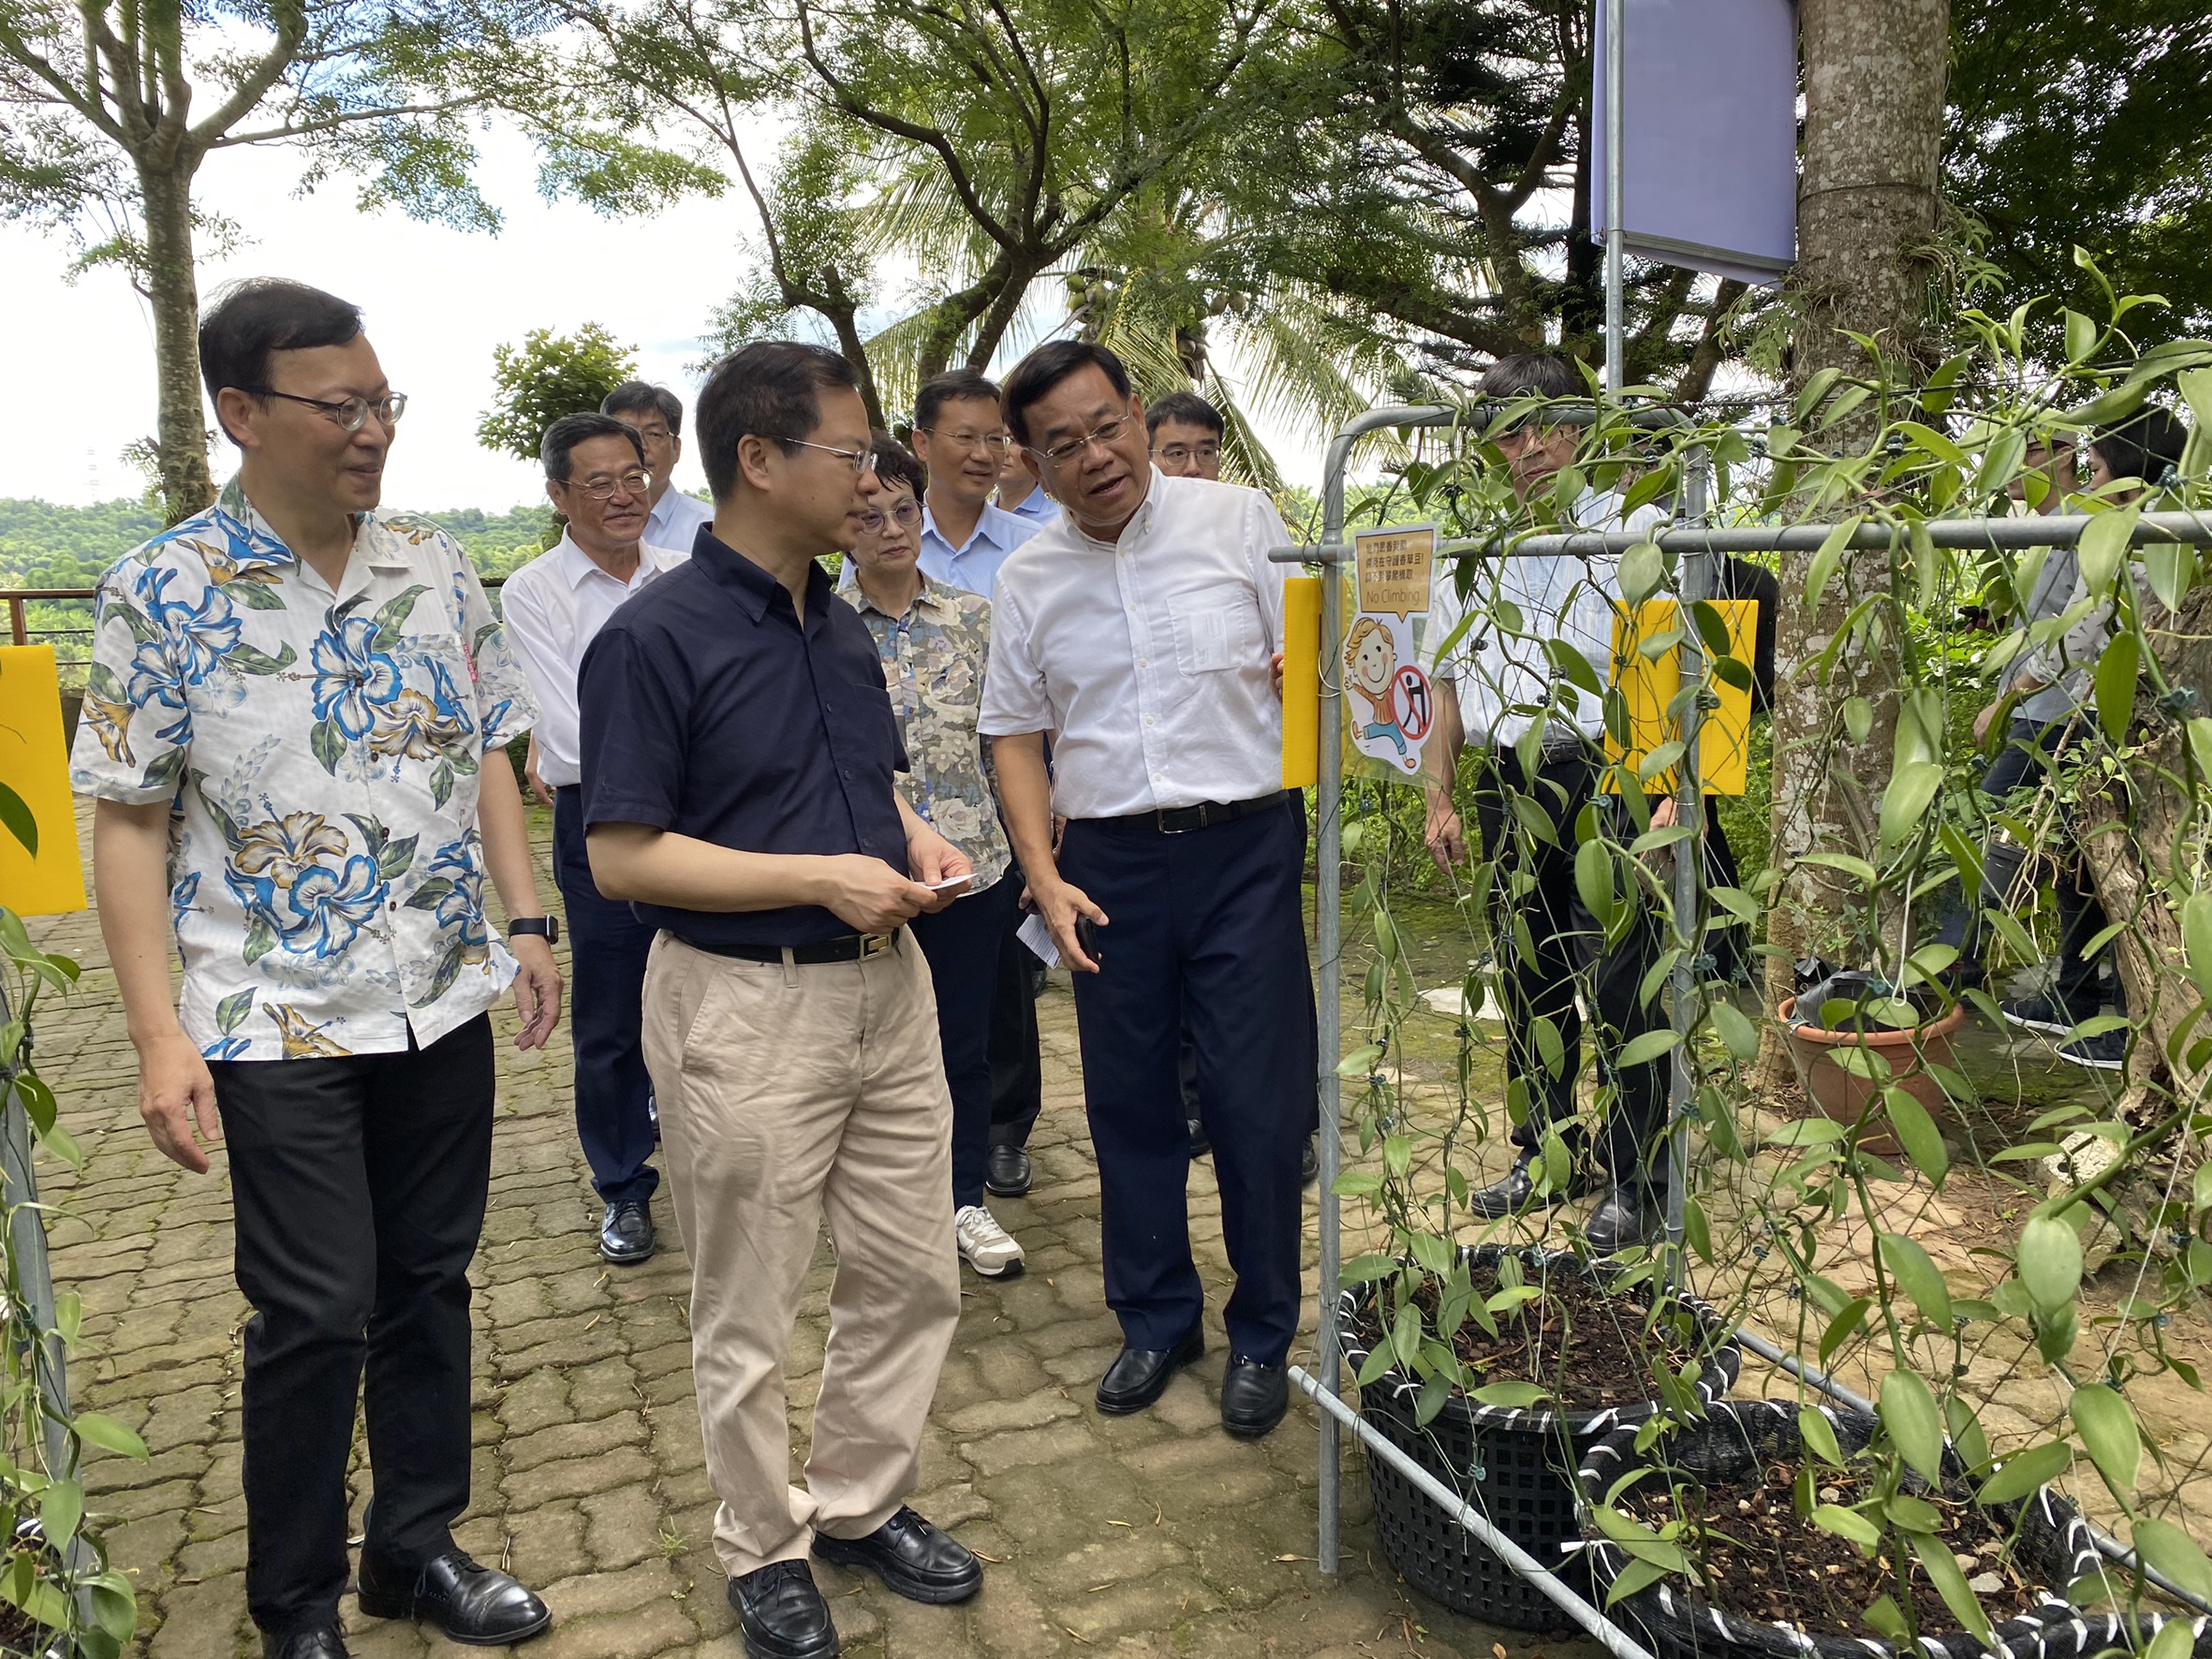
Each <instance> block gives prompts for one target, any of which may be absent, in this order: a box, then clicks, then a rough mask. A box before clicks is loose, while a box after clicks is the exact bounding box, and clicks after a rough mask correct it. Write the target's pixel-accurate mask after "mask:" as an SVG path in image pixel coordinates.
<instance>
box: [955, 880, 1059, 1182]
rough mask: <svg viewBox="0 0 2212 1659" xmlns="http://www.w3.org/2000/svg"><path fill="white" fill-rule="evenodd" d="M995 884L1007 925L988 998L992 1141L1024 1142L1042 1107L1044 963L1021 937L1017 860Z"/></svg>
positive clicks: (1020, 885) (999, 1143)
mask: <svg viewBox="0 0 2212 1659" xmlns="http://www.w3.org/2000/svg"><path fill="white" fill-rule="evenodd" d="M998 885H999V886H1000V887H1004V888H1006V889H1007V893H1008V899H1007V913H1006V930H1005V932H1003V933H1002V934H1001V935H1000V938H999V942H998V972H997V976H996V977H997V983H996V986H995V991H994V993H993V996H992V999H991V1144H992V1145H993V1146H1027V1145H1028V1144H1029V1131H1030V1130H1031V1129H1033V1128H1035V1127H1036V1126H1037V1118H1038V1114H1039V1113H1040V1112H1041V1111H1042V1110H1043V1109H1044V1058H1043V1055H1042V1052H1041V1051H1040V1050H1039V1048H1038V1036H1037V996H1038V991H1039V989H1040V986H1041V985H1042V983H1043V975H1044V964H1043V963H1042V962H1039V961H1038V960H1037V958H1036V956H1035V955H1034V954H1033V953H1032V952H1031V951H1030V949H1029V947H1028V946H1026V945H1025V944H1023V943H1022V941H1021V939H1020V937H1019V934H1020V932H1021V927H1022V919H1023V918H1024V917H1025V915H1026V914H1027V913H1026V912H1025V911H1024V910H1022V909H1021V908H1019V906H1020V903H1021V897H1022V886H1023V882H1022V869H1021V866H1020V865H1018V864H1016V865H1010V866H1009V867H1008V869H1007V873H1006V874H1004V875H1003V876H1001V877H999V880H998ZM954 1109H955V1110H957V1109H958V1107H957V1104H955V1108H954Z"/></svg>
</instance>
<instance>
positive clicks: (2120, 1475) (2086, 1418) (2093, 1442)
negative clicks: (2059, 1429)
mask: <svg viewBox="0 0 2212 1659" xmlns="http://www.w3.org/2000/svg"><path fill="white" fill-rule="evenodd" d="M2067 1409H2068V1410H2069V1411H2070V1412H2071V1413H2072V1416H2073V1427H2074V1431H2075V1432H2076V1433H2078V1434H2080V1435H2081V1437H2082V1446H2083V1448H2084V1449H2085V1450H2087V1452H2088V1454H2089V1459H2090V1461H2092V1462H2094V1463H2095V1464H2096V1465H2097V1471H2098V1473H2099V1474H2101V1475H2103V1476H2104V1478H2105V1479H2107V1480H2109V1481H2111V1482H2112V1484H2113V1485H2114V1486H2116V1487H2117V1488H2119V1489H2120V1490H2122V1491H2131V1490H2134V1486H2135V1475H2136V1471H2137V1470H2139V1469H2140V1468H2141V1467H2142V1466H2143V1435H2142V1432H2141V1431H2139V1430H2138V1429H2137V1428H2136V1427H2135V1414H2134V1413H2133V1412H2131V1411H2130V1410H2129V1409H2128V1402H2126V1401H2125V1400H2123V1399H2121V1398H2120V1396H2119V1395H2118V1394H2116V1393H2115V1392H2114V1391H2113V1390H2112V1389H2110V1388H2108V1387H2105V1386H2104V1385H2103V1384H2102V1383H2091V1384H2089V1385H2088V1386H2087V1387H2083V1388H2076V1389H2075V1390H2074V1391H2073V1399H2072V1401H2071V1402H2069V1403H2068V1406H2067Z"/></svg>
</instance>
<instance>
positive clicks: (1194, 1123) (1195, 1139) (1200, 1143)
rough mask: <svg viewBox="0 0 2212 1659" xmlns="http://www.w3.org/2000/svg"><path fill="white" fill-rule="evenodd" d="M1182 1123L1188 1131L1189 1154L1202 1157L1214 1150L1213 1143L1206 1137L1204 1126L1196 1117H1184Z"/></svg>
mask: <svg viewBox="0 0 2212 1659" xmlns="http://www.w3.org/2000/svg"><path fill="white" fill-rule="evenodd" d="M1184 1124H1185V1126H1186V1127H1187V1128H1188V1129H1189V1131H1190V1155H1191V1156H1192V1157H1193V1158H1202V1157H1204V1156H1205V1155H1206V1154H1207V1153H1208V1152H1212V1151H1213V1150H1214V1143H1213V1142H1212V1141H1210V1140H1208V1139H1207V1138H1206V1126H1205V1125H1204V1124H1203V1123H1200V1122H1199V1121H1198V1120H1197V1119H1196V1118H1186V1119H1185V1120H1184Z"/></svg>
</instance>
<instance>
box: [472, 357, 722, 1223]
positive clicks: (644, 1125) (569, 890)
mask: <svg viewBox="0 0 2212 1659" xmlns="http://www.w3.org/2000/svg"><path fill="white" fill-rule="evenodd" d="M664 395H665V394H664ZM541 458H542V459H543V461H544V462H545V492H546V494H547V495H548V496H550V497H551V498H552V500H553V506H554V507H557V508H559V509H560V512H561V515H562V517H564V518H565V519H567V520H568V529H567V531H566V532H565V533H564V534H563V535H562V536H561V539H560V541H559V542H558V544H556V545H555V546H554V547H553V549H552V550H551V551H547V552H543V553H540V554H538V557H537V558H535V559H533V560H531V561H530V563H529V564H527V565H524V566H523V567H522V569H520V570H518V571H516V572H515V573H514V575H513V576H511V577H509V579H508V581H507V586H506V591H505V592H504V593H503V595H501V600H502V606H503V609H504V611H505V618H506V623H507V633H508V638H509V639H511V640H512V641H513V642H514V652H515V655H516V657H517V658H518V659H519V660H520V662H521V663H522V667H523V672H524V674H525V675H526V676H528V678H529V681H530V689H531V690H532V692H534V693H535V694H536V695H537V697H538V708H539V709H540V710H542V711H543V712H542V713H541V714H540V716H539V717H538V730H537V740H538V741H537V744H536V747H535V749H534V751H533V753H534V755H535V757H536V761H537V766H538V778H539V779H540V780H541V781H542V782H543V783H544V785H546V786H547V787H548V788H550V789H551V790H552V791H553V876H554V879H555V880H556V881H557V882H559V884H560V888H561V901H562V903H563V905H564V906H565V907H566V908H567V910H568V948H569V952H570V956H571V969H570V971H571V972H572V973H573V974H574V976H575V981H576V988H577V989H576V992H575V996H574V1000H573V1002H572V1004H571V1007H570V1015H569V1024H568V1035H569V1040H570V1041H571V1042H572V1043H573V1045H574V1046H575V1050H576V1138H577V1139H578V1140H580V1141H581V1142H582V1144H583V1155H584V1159H585V1161H586V1162H588V1163H589V1164H590V1165H591V1171H592V1185H593V1187H594V1188H595V1189H597V1192H598V1195H599V1202H600V1203H602V1204H604V1205H605V1206H606V1210H605V1212H604V1213H603V1214H602V1215H601V1217H600V1220H599V1255H601V1256H602V1257H603V1258H605V1259H606V1260H607V1261H610V1262H612V1263H613V1264H614V1265H615V1266H617V1267H629V1266H634V1265H635V1264H637V1263H639V1262H641V1261H644V1260H646V1259H647V1258H648V1257H649V1256H651V1255H652V1254H653V1251H654V1243H655V1241H654V1233H653V1210H652V1198H653V1194H654V1191H655V1189H656V1187H658V1186H659V1184H660V1172H659V1171H658V1170H656V1168H654V1167H653V1164H652V1157H653V1149H654V1141H655V1130H654V1123H653V1113H652V1100H653V1084H652V1080H651V1079H649V1078H648V1077H647V1076H646V1075H645V1050H644V1048H643V1039H642V1036H641V1000H640V999H641V995H642V993H643V989H644V984H645V959H646V956H647V954H648V953H649V952H650V951H651V950H652V948H653V934H654V930H653V929H651V928H649V927H647V926H645V925H644V924H643V923H642V922H641V921H639V920H638V918H636V916H634V915H633V914H632V913H631V911H630V907H629V906H628V905H627V903H618V902H616V901H614V900H612V899H609V898H606V897H603V896H602V895H601V894H600V892H599V889H598V888H597V887H596V886H595V885H593V882H592V873H591V862H590V860H589V859H587V858H586V857H585V855H584V848H583V806H582V792H581V791H580V789H579V788H578V785H579V783H580V781H581V779H582V772H581V771H580V770H579V768H578V765H577V720H578V716H577V708H576V671H577V669H578V668H579V667H580V666H581V665H582V662H583V653H584V650H585V648H586V647H588V646H589V645H590V644H591V642H592V641H593V640H594V639H597V638H598V633H599V629H600V628H601V627H602V626H603V625H604V624H605V623H606V621H607V619H608V618H609V617H610V616H612V615H613V614H614V611H615V609H616V608H617V607H619V606H620V605H621V604H622V603H623V601H625V600H626V599H627V598H629V596H630V595H633V594H635V593H638V592H639V591H640V590H641V589H642V588H644V587H645V585H646V584H647V583H649V582H651V581H652V580H654V579H655V578H656V577H658V576H660V575H661V574H662V573H663V572H665V571H669V570H672V569H674V568H675V567H676V566H677V565H681V564H683V563H684V562H685V561H686V559H688V558H690V556H691V548H690V544H689V542H686V544H685V545H684V546H683V547H682V548H681V549H677V548H665V547H656V546H654V545H653V543H651V542H650V541H641V540H640V539H639V538H640V537H641V536H642V535H643V534H644V532H645V525H646V509H647V506H648V504H649V502H650V501H651V499H652V498H651V493H650V492H651V489H652V475H651V472H650V470H649V468H648V466H647V464H646V460H645V446H644V445H643V444H642V443H641V441H640V439H639V437H638V433H637V432H636V430H635V429H634V428H633V427H632V426H631V425H630V424H629V423H628V422H627V421H625V420H618V419H616V418H614V417H613V416H612V415H589V414H585V415H564V416H562V417H561V418H560V419H558V420H556V421H554V422H553V425H552V426H551V427H549V428H547V430H546V433H545V443H544V447H543V449H542V451H541Z"/></svg>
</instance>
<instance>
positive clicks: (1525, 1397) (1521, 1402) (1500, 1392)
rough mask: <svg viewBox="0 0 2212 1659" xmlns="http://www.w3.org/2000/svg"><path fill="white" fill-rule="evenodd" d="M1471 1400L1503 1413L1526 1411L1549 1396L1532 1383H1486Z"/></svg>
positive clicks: (1475, 1392) (1476, 1391)
mask: <svg viewBox="0 0 2212 1659" xmlns="http://www.w3.org/2000/svg"><path fill="white" fill-rule="evenodd" d="M1472 1398H1473V1399H1474V1400H1475V1401H1476V1402H1479V1403H1481V1404H1482V1405H1494V1406H1497V1407H1498V1408H1499V1409H1500V1410H1503V1411H1528V1410H1531V1409H1533V1408H1534V1407H1536V1406H1539V1405H1541V1404H1542V1403H1543V1402H1545V1401H1546V1400H1548V1399H1550V1398H1551V1396H1550V1395H1549V1394H1547V1393H1546V1392H1545V1391H1544V1390H1543V1389H1542V1388H1541V1387H1538V1386H1537V1385H1536V1384H1534V1383H1486V1384H1484V1385H1483V1386H1482V1387H1480V1388H1477V1389H1476V1390H1475V1391H1474V1394H1473V1396H1472Z"/></svg>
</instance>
